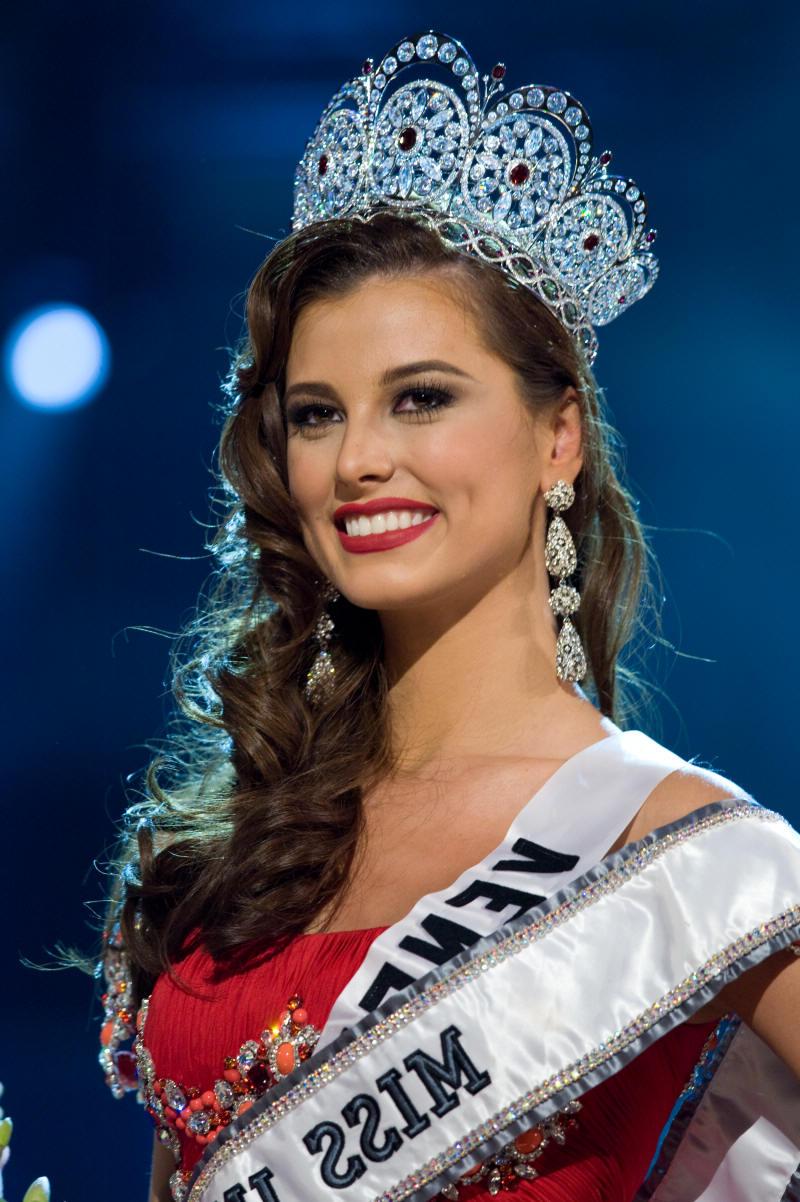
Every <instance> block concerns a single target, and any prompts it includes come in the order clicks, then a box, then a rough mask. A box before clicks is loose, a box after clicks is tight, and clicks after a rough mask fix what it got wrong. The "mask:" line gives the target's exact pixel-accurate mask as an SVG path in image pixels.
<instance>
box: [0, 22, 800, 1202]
mask: <svg viewBox="0 0 800 1202" xmlns="http://www.w3.org/2000/svg"><path fill="white" fill-rule="evenodd" d="M4 24H5V25H6V37H5V38H4V45H3V47H2V50H0V55H1V56H2V64H1V65H2V69H1V70H0V89H2V105H0V146H1V148H2V159H3V162H4V163H5V164H6V170H5V172H4V174H5V182H4V184H3V188H2V196H1V197H0V203H2V229H3V233H4V235H5V238H4V250H3V268H4V270H3V280H2V288H1V289H0V306H1V310H0V321H2V327H3V329H4V330H7V329H9V328H10V327H11V325H12V324H13V322H14V321H15V320H16V318H17V317H18V316H19V314H20V313H21V312H23V311H24V310H26V309H28V308H29V307H32V306H34V305H38V304H41V303H43V302H49V301H65V302H73V303H78V304H81V305H84V306H85V307H86V308H87V309H89V310H90V311H91V312H92V313H93V314H95V316H96V317H97V318H98V320H99V321H100V322H101V324H102V325H103V327H104V329H105V331H106V333H107V335H108V337H109V340H110V344H111V349H112V354H113V368H112V372H111V375H110V377H109V380H108V382H107V384H106V386H105V388H104V390H103V391H102V392H101V393H100V394H99V395H98V396H97V397H96V398H95V399H94V400H93V401H92V402H91V403H90V404H89V405H87V406H86V407H85V408H79V409H75V410H72V411H69V412H65V413H50V414H48V413H43V412H37V411H34V410H32V409H27V408H24V407H23V406H21V405H20V404H18V403H17V402H16V401H15V400H14V399H13V398H12V397H11V396H10V395H7V396H3V398H2V419H1V420H2V453H3V457H4V466H3V472H2V476H1V477H0V488H1V489H2V503H3V513H4V516H5V519H6V520H5V521H4V523H3V530H2V539H3V543H4V546H3V559H2V562H3V566H4V579H5V584H4V588H3V592H2V600H1V601H0V604H2V606H3V610H4V612H3V620H2V630H3V633H4V635H5V636H6V637H5V647H4V650H3V662H4V664H5V666H6V677H5V678H6V681H7V684H6V702H7V707H6V717H5V720H4V733H5V736H6V739H7V744H8V746H7V751H6V755H5V756H4V759H3V777H4V779H3V782H2V796H3V819H2V821H3V837H2V847H3V864H2V882H3V903H2V936H3V941H4V948H3V953H2V965H3V971H2V980H3V986H2V998H3V1021H2V1054H1V1056H0V1077H2V1079H3V1081H4V1083H5V1086H6V1093H5V1098H4V1105H5V1107H6V1109H7V1110H8V1112H9V1113H11V1114H12V1115H13V1117H14V1118H15V1121H16V1124H17V1131H16V1134H15V1136H14V1140H13V1146H14V1154H13V1156H12V1160H11V1164H10V1166H9V1169H8V1171H7V1182H6V1188H7V1193H8V1196H9V1197H10V1198H12V1199H16V1198H20V1197H21V1195H22V1192H23V1189H24V1187H25V1186H26V1185H27V1184H28V1182H29V1181H30V1180H31V1179H32V1178H33V1177H34V1176H35V1175H37V1174H39V1173H46V1174H47V1175H49V1177H50V1178H51V1181H52V1183H53V1197H54V1199H57V1200H58V1202H63V1200H66V1202H93V1200H94V1199H100V1198H105V1197H108V1196H110V1191H111V1190H112V1189H113V1197H114V1198H115V1202H144V1199H145V1197H146V1183H147V1174H148V1164H149V1149H150V1143H151V1138H152V1129H151V1126H150V1120H149V1119H148V1118H147V1117H146V1116H145V1115H144V1114H143V1113H142V1112H141V1111H140V1110H139V1108H138V1107H137V1106H136V1105H135V1103H134V1102H133V1101H132V1100H131V1099H130V1098H128V1099H126V1100H125V1102H123V1103H116V1102H114V1101H113V1100H112V1099H111V1097H110V1095H109V1094H108V1092H107V1090H106V1088H105V1086H104V1085H103V1083H102V1080H101V1075H100V1071H99V1069H98V1067H97V1065H96V1049H97V1014H98V1010H97V1006H96V1003H95V1002H94V1000H93V999H92V996H91V992H92V991H91V984H90V982H89V981H88V979H86V978H83V977H81V976H79V975H78V974H77V973H72V974H70V973H57V974H45V973H37V972H32V971H30V970H27V969H24V968H22V967H21V966H20V965H19V962H18V961H19V957H20V956H23V955H24V956H29V957H31V958H33V959H34V960H36V959H42V958H44V948H45V947H52V945H53V944H54V943H55V942H56V940H59V939H60V940H65V941H67V942H77V943H81V944H83V946H86V945H87V943H88V934H87V930H86V927H85V921H86V912H85V910H84V906H85V904H86V902H87V901H89V902H91V901H93V900H95V899H98V898H99V897H100V896H101V892H102V885H101V882H100V880H99V878H98V876H97V874H96V872H95V869H94V867H93V858H94V857H95V856H98V855H99V854H100V853H101V852H102V850H103V848H104V847H106V846H107V845H108V843H109V840H110V838H111V832H112V823H113V821H114V820H115V819H116V818H117V817H118V815H119V814H120V812H121V809H122V807H123V800H124V799H123V782H124V778H125V776H126V775H127V774H128V773H130V772H133V771H135V770H136V769H138V768H139V767H140V766H141V765H142V764H143V763H144V761H145V759H146V754H147V753H146V750H145V747H144V744H145V742H146V740H148V739H149V738H151V737H153V736H154V735H157V734H158V733H159V732H160V730H161V728H162V725H163V722H164V719H165V716H166V714H167V712H168V705H169V699H168V696H167V689H166V660H167V651H168V643H167V641H166V639H164V638H159V637H154V636H152V635H147V634H144V633H137V632H135V631H132V630H130V629H129V628H130V627H131V626H134V625H145V626H152V627H154V628H157V629H161V630H165V631H174V630H176V629H177V628H178V627H179V625H180V624H181V623H182V622H183V621H184V619H185V618H186V617H187V616H188V615H189V613H190V611H191V608H192V606H193V604H194V600H195V597H196V594H197V591H198V589H199V587H200V585H201V583H202V582H203V580H204V579H205V578H206V576H207V574H208V571H209V569H210V563H209V561H208V559H207V558H206V557H205V555H204V552H203V539H204V535H205V530H204V528H203V523H205V522H206V521H208V520H209V509H208V502H207V490H208V486H209V483H210V479H211V478H210V468H211V463H212V459H213V451H214V445H215V438H216V432H217V427H216V424H215V419H214V417H213V414H212V408H211V407H212V405H213V404H215V403H216V401H217V399H218V381H219V378H220V377H221V375H222V374H223V372H224V370H225V367H226V363H227V355H226V351H225V347H226V346H228V345H230V344H231V342H232V341H233V340H234V339H235V338H236V337H237V335H238V334H239V332H240V321H241V312H242V299H243V292H244V289H245V288H246V286H247V283H248V281H249V280H250V278H251V277H252V275H253V273H254V272H255V270H256V268H257V267H258V265H259V263H260V261H261V258H262V256H263V255H264V254H265V253H266V252H267V251H268V250H269V248H270V246H271V245H272V242H271V239H272V238H275V237H278V238H279V237H282V236H283V235H284V234H285V233H286V232H287V231H288V227H289V219H290V211H291V180H292V172H293V169H294V165H295V163H296V161H297V159H298V158H299V156H300V155H301V154H302V150H303V146H304V143H305V140H306V138H307V136H308V135H309V134H310V133H311V132H312V130H313V127H314V125H315V123H316V120H317V118H318V116H319V113H320V111H321V109H322V107H323V105H324V104H325V103H326V101H327V100H328V99H329V97H330V96H331V95H332V93H333V92H334V91H335V90H336V89H337V88H338V86H339V85H340V84H341V83H342V82H343V81H344V80H345V79H347V78H349V77H350V76H351V75H352V74H354V73H355V71H356V70H358V68H359V66H360V63H361V61H362V59H363V58H364V56H365V55H367V54H370V55H372V56H373V57H375V58H378V57H380V56H381V55H382V54H383V53H384V52H385V51H386V50H388V48H389V46H390V45H391V43H393V42H394V41H396V40H397V39H399V38H400V37H402V36H403V35H406V34H410V33H414V32H417V31H419V30H420V29H424V28H431V27H433V28H439V29H443V30H444V31H446V32H448V33H451V34H454V35H455V36H457V37H459V38H460V39H461V40H462V41H464V42H465V44H466V46H467V48H468V49H469V50H470V51H471V52H472V54H473V56H474V57H475V58H476V60H477V62H478V64H479V67H480V68H481V69H482V70H489V69H490V68H491V66H492V65H493V63H495V62H496V61H497V60H498V59H500V60H503V61H505V62H506V64H507V66H508V75H507V77H506V83H507V84H508V86H509V87H513V86H515V85H517V84H522V83H544V84H556V85H558V86H561V87H564V88H566V89H568V90H569V91H571V92H572V93H573V94H574V95H576V96H577V97H579V98H580V99H581V100H583V102H584V103H585V104H586V105H587V107H588V110H589V113H590V116H591V118H592V122H593V124H594V129H595V138H596V142H595V145H596V149H598V150H599V149H602V148H603V147H606V146H607V147H609V148H610V149H612V150H613V151H614V156H615V157H614V169H618V170H619V171H621V172H623V173H626V174H630V175H632V176H633V178H634V179H635V180H636V181H637V182H638V183H639V185H640V186H641V187H642V188H644V190H645V191H646V192H647V194H648V197H649V199H650V222H651V224H653V225H654V226H655V227H656V228H657V229H658V231H659V238H658V241H657V243H656V246H655V250H656V252H657V254H658V255H659V257H660V260H661V264H662V274H661V278H660V280H659V281H658V283H657V284H656V287H655V289H654V291H653V292H652V293H651V294H650V295H649V296H648V297H647V298H646V299H645V300H644V301H643V302H642V303H640V304H637V305H635V306H634V307H633V309H632V310H631V311H630V312H629V313H627V314H626V315H625V316H624V317H623V318H622V319H621V320H620V321H618V322H615V323H614V324H613V325H611V326H610V327H608V328H606V329H605V330H601V331H600V339H601V342H600V354H599V357H598V361H597V363H596V371H597V375H598V378H599V380H600V383H601V384H602V385H603V386H604V388H605V390H606V395H607V398H608V402H609V405H610V408H611V413H612V417H613V419H614V421H615V422H616V424H617V425H618V427H619V428H620V430H621V432H622V435H623V437H624V439H625V441H626V444H627V448H628V450H627V463H628V468H629V476H630V480H631V483H632V487H633V491H634V493H635V494H636V495H637V496H638V497H639V498H640V501H641V511H640V512H641V516H642V518H643V519H644V521H645V522H646V523H648V525H649V526H651V527H653V528H654V529H653V530H652V531H651V537H652V540H653V545H654V548H655V550H656V553H657V555H658V557H659V560H660V563H661V566H662V570H663V573H664V581H665V590H664V591H665V596H666V600H665V608H664V633H665V635H666V636H667V637H668V638H670V639H671V640H672V641H673V642H674V643H675V644H676V646H677V648H678V650H679V652H680V654H679V655H677V656H676V655H675V654H673V653H670V652H667V651H664V650H663V649H657V648H654V649H653V651H652V654H651V657H650V661H649V670H650V672H651V674H652V675H653V676H654V677H655V679H656V681H657V683H658V684H659V685H660V686H661V687H662V688H663V689H664V690H665V696H664V698H663V699H662V704H661V711H662V723H661V725H660V727H659V728H651V729H650V732H649V733H652V734H654V735H655V736H656V737H659V738H661V739H662V741H664V742H666V743H667V744H668V745H669V746H671V747H673V748H674V749H675V750H676V751H678V752H679V753H680V754H682V755H685V756H698V757H700V759H701V760H702V762H704V763H707V764H709V765H710V766H712V767H715V768H716V769H717V770H718V771H721V772H723V773H725V774H726V775H728V776H730V777H732V778H733V779H734V780H735V781H737V782H738V783H740V784H741V785H743V786H744V787H745V788H746V789H748V790H750V791H751V792H752V793H754V795H755V796H756V797H757V798H758V799H759V800H761V801H762V802H764V803H765V804H768V805H771V806H774V807H775V808H777V809H780V810H782V811H783V812H785V813H786V814H787V815H788V816H789V817H790V818H791V819H792V820H793V821H794V822H795V823H797V820H798V818H799V817H800V810H799V809H798V802H797V798H796V793H795V786H794V781H793V779H792V777H791V771H790V762H791V760H790V755H789V752H790V751H791V748H792V746H793V745H794V740H795V738H796V725H797V714H796V710H795V705H794V683H795V676H796V671H797V666H798V663H797V651H796V635H795V631H794V623H795V612H796V603H795V596H796V588H797V583H798V581H797V561H796V542H795V522H794V520H793V518H794V512H795V510H796V507H797V499H798V489H797V475H798V473H797V434H798V416H797V400H798V396H797V336H796V322H797V304H796V300H795V291H796V286H797V285H796V280H797V272H796V246H797V241H798V231H797V221H796V211H797V201H796V186H797V162H796V152H795V144H796V130H797V122H798V105H797V45H798V35H799V34H800V29H799V28H798V25H800V21H799V20H798V8H797V6H796V5H791V4H789V3H786V2H784V3H775V4H772V5H763V4H753V3H732V2H731V0H727V2H726V3H724V4H723V3H717V2H713V3H706V4H697V3H693V4H678V3H673V2H670V3H665V2H663V0H662V2H661V3H658V4H649V5H644V4H635V3H631V2H630V0H618V2H617V3H616V4H615V5H613V6H602V5H597V4H594V3H588V2H586V0H572V3H571V4H569V5H562V4H549V5H547V4H544V5H539V4H537V5H511V4H507V5H491V6H489V5H486V6H484V7H481V6H477V5H474V6H469V5H465V4H463V3H432V4H412V3H398V2H397V0H384V2H383V3H381V4H380V5H374V4H368V3H366V2H364V0H359V3H350V4H348V5H347V6H346V7H342V6H336V5H332V4H319V3H316V4H315V3H309V2H308V0H307V2H306V3H305V4H303V5H295V4H287V5H283V6H280V7H277V6H275V5H270V4H265V3H261V4H253V3H244V2H242V0H230V2H228V3H226V4H224V5H223V4H221V3H218V4H214V5H211V4H204V5H200V4H197V3H189V2H188V0H173V2H172V3H165V4H162V5H154V4H147V3H145V4H132V5H122V4H109V3H108V0H105V2H104V3H102V4H101V3H99V2H97V3H94V4H91V3H83V4H81V3H70V4H68V3H59V2H57V0H52V2H51V3H49V4H37V3H26V4H24V5H23V4H19V5H16V6H15V7H14V8H12V9H10V10H9V11H7V12H6V14H5V19H4Z"/></svg>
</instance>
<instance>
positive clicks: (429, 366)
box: [283, 359, 474, 404]
mask: <svg viewBox="0 0 800 1202" xmlns="http://www.w3.org/2000/svg"><path fill="white" fill-rule="evenodd" d="M425 371H440V372H444V373H446V374H448V375H451V376H460V377H461V378H462V379H464V380H472V381H473V382H474V376H471V375H470V374H469V373H468V372H466V371H462V369H461V368H460V367H456V366H455V364H454V363H448V362H447V360H445V359H420V360H418V361H417V362H416V363H402V364H400V365H399V366H398V367H390V368H388V369H387V370H386V371H385V372H384V373H383V375H382V376H381V377H380V380H379V381H378V382H379V384H380V385H381V386H382V387H385V386H386V385H387V384H396V383H397V381H398V380H402V379H404V378H405V377H406V376H416V375H420V374H421V373H422V372H425ZM297 394H302V395H303V396H316V397H320V398H321V399H322V400H326V401H336V400H338V399H339V398H338V394H337V392H336V389H335V388H333V387H332V386H331V385H330V384H326V383H325V382H324V381H322V380H306V381H300V382H298V383H297V384H291V385H290V386H289V387H288V388H287V389H286V391H285V393H284V394H283V401H284V404H286V402H287V401H290V400H291V398H292V397H293V396H295V395H297Z"/></svg>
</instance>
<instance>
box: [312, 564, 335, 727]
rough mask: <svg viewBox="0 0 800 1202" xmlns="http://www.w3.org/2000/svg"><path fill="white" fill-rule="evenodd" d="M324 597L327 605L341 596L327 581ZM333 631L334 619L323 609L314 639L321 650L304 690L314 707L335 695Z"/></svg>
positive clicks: (315, 658) (318, 652) (318, 619)
mask: <svg viewBox="0 0 800 1202" xmlns="http://www.w3.org/2000/svg"><path fill="white" fill-rule="evenodd" d="M322 596H323V603H324V604H325V605H327V604H328V603H330V602H333V601H337V600H338V599H339V597H340V596H341V594H340V593H339V591H338V590H337V589H336V588H334V586H333V585H332V584H331V583H330V581H327V582H326V583H325V585H324V587H323V590H322ZM333 630H334V625H333V618H332V617H331V615H330V614H329V613H328V611H327V609H323V611H322V613H321V614H320V616H319V617H318V618H317V624H316V626H315V627H314V638H315V639H316V641H317V646H318V648H319V649H318V651H317V654H316V656H315V657H314V662H313V663H312V665H311V668H310V669H309V672H308V675H307V676H306V683H305V687H304V689H303V692H304V693H305V696H306V700H307V701H308V702H309V703H310V704H311V705H312V706H318V705H321V704H322V702H323V701H327V700H328V698H329V697H330V696H331V694H332V693H333V686H334V684H335V682H336V669H335V668H334V666H333V659H332V658H331V653H330V650H329V647H328V644H329V643H330V640H331V635H332V634H333Z"/></svg>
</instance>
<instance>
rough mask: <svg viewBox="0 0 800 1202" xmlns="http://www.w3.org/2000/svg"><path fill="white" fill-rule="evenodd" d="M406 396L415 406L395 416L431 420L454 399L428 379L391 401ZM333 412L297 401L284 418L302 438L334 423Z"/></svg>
mask: <svg viewBox="0 0 800 1202" xmlns="http://www.w3.org/2000/svg"><path fill="white" fill-rule="evenodd" d="M408 398H411V400H413V402H414V404H415V406H416V408H414V409H409V410H401V411H400V412H398V413H396V414H395V416H396V417H401V418H404V419H406V420H408V421H417V422H420V421H423V422H424V421H428V422H430V421H434V420H435V418H436V416H437V414H438V413H439V411H440V410H442V409H446V408H447V406H448V405H451V404H452V403H453V401H454V400H455V396H454V395H453V393H452V392H450V391H449V390H448V389H446V388H442V387H440V386H439V385H437V384H433V383H431V382H429V381H423V382H421V383H419V384H415V385H414V386H413V387H411V388H404V389H403V390H402V392H399V393H398V394H397V396H396V397H395V398H394V401H393V405H397V404H399V402H401V401H404V400H407V399H408ZM337 413H339V410H338V409H336V408H335V407H334V406H332V405H323V404H320V403H319V402H316V403H309V404H299V405H292V406H290V407H289V409H288V411H287V414H286V420H287V422H288V424H289V425H290V426H292V427H293V428H294V429H295V430H296V431H297V433H299V434H301V435H303V436H304V437H306V438H314V437H315V436H316V435H317V434H318V433H322V431H324V430H325V429H327V427H328V426H330V425H336V424H338V422H337V419H336V417H335V415H336V414H337ZM331 415H334V416H331Z"/></svg>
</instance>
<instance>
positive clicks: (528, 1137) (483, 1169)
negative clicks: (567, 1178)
mask: <svg viewBox="0 0 800 1202" xmlns="http://www.w3.org/2000/svg"><path fill="white" fill-rule="evenodd" d="M582 1105H583V1104H582V1103H581V1102H579V1101H578V1099H577V1098H574V1099H573V1100H572V1101H571V1102H569V1103H568V1104H567V1105H566V1106H565V1107H564V1109H563V1110H559V1111H557V1112H556V1113H555V1114H553V1115H551V1116H550V1117H549V1118H546V1119H545V1120H544V1122H542V1123H538V1124H537V1125H536V1126H535V1127H531V1129H530V1130H529V1131H523V1132H521V1133H520V1134H519V1135H518V1136H517V1137H516V1139H513V1140H512V1141H511V1143H510V1144H508V1145H507V1146H506V1147H505V1148H503V1150H502V1152H496V1153H495V1155H494V1156H490V1157H489V1158H488V1160H484V1161H483V1162H482V1163H481V1164H479V1165H476V1166H475V1168H474V1169H470V1171H469V1172H468V1173H465V1174H464V1176H463V1177H460V1178H459V1180H458V1181H456V1182H452V1183H449V1184H448V1185H446V1186H445V1187H444V1189H443V1190H442V1191H441V1194H440V1197H442V1198H446V1199H447V1200H448V1202H458V1199H459V1198H460V1197H461V1193H460V1191H461V1190H462V1189H465V1188H466V1187H467V1186H469V1185H477V1184H478V1182H481V1181H485V1182H486V1188H487V1189H488V1191H489V1193H490V1194H491V1195H492V1197H493V1198H494V1197H495V1196H496V1195H497V1194H499V1193H500V1192H501V1191H502V1190H513V1189H515V1188H516V1187H517V1185H518V1184H519V1182H520V1181H523V1180H527V1181H532V1180H533V1179H534V1177H538V1176H539V1170H538V1169H536V1168H534V1165H533V1161H534V1160H538V1158H539V1157H540V1156H541V1154H542V1152H544V1150H545V1148H546V1147H547V1145H548V1144H549V1143H550V1141H551V1140H555V1142H556V1143H557V1144H563V1143H564V1141H565V1140H566V1133H567V1130H568V1128H570V1127H575V1126H577V1122H578V1120H577V1119H575V1118H572V1117H571V1116H572V1115H573V1114H575V1113H576V1112H577V1111H578V1110H581V1109H582Z"/></svg>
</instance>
